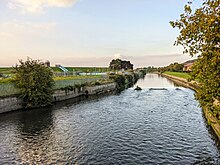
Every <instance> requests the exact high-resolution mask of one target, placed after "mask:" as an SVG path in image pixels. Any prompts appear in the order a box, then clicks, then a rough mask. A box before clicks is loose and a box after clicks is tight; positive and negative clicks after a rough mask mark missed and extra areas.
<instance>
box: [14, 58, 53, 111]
mask: <svg viewBox="0 0 220 165" xmlns="http://www.w3.org/2000/svg"><path fill="white" fill-rule="evenodd" d="M19 63H20V64H19V65H18V64H17V65H16V66H15V68H14V69H15V78H14V82H15V85H16V87H17V88H19V89H20V97H21V98H22V99H23V103H24V107H25V108H34V107H43V106H46V105H50V104H51V101H52V94H53V85H54V80H53V72H52V70H51V69H50V68H49V67H46V66H45V65H44V63H43V62H41V61H39V60H32V59H30V58H28V59H27V61H25V62H23V61H22V60H20V61H19Z"/></svg>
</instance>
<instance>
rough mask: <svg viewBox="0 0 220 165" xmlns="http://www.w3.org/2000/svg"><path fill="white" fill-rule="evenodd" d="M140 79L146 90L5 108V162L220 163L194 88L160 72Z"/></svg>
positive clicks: (1, 154)
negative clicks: (35, 107)
mask: <svg viewBox="0 0 220 165" xmlns="http://www.w3.org/2000/svg"><path fill="white" fill-rule="evenodd" d="M136 85H138V86H140V87H141V88H143V90H141V91H135V90H134V88H129V89H127V90H125V91H123V92H122V93H121V94H117V95H111V96H105V97H99V98H93V99H88V100H85V101H81V102H79V103H73V102H72V103H71V101H68V102H66V103H62V105H60V104H58V105H55V106H53V107H50V108H44V109H38V110H32V111H17V112H12V113H6V114H1V115H0V164H77V165H81V164H103V165H108V164H126V165H127V164H132V165H133V164H144V165H146V164H183V165H186V164H220V161H219V160H220V149H219V144H218V142H217V140H216V139H215V136H214V135H212V131H211V130H210V128H209V127H208V126H207V124H206V121H205V119H204V117H203V113H202V110H201V108H200V107H199V104H198V102H197V101H196V100H195V98H194V91H192V90H190V89H187V88H183V87H177V86H175V85H174V84H173V83H172V82H170V81H169V80H167V79H166V78H163V77H160V76H158V75H155V74H147V75H146V77H145V79H144V80H139V81H138V82H137V84H136ZM136 85H135V86H136Z"/></svg>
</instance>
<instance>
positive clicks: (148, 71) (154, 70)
mask: <svg viewBox="0 0 220 165" xmlns="http://www.w3.org/2000/svg"><path fill="white" fill-rule="evenodd" d="M143 69H144V70H145V71H146V73H152V72H156V71H157V68H155V67H153V66H149V67H145V68H143Z"/></svg>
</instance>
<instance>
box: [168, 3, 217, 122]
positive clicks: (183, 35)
mask: <svg viewBox="0 0 220 165" xmlns="http://www.w3.org/2000/svg"><path fill="white" fill-rule="evenodd" d="M191 4H192V3H191V2H189V3H188V4H187V5H186V6H185V12H184V13H183V14H181V15H180V19H179V20H177V21H173V22H170V23H171V25H172V26H173V27H176V28H179V30H180V35H179V36H178V38H177V41H176V43H175V44H176V45H178V44H181V45H183V47H184V49H185V52H186V53H189V54H190V55H191V56H198V60H197V61H196V62H195V64H194V67H193V73H192V76H193V78H194V79H197V80H198V81H199V82H200V84H201V87H200V89H198V93H197V94H196V97H197V99H198V100H199V101H200V103H201V105H203V106H209V107H210V109H211V110H212V111H213V112H214V114H215V115H217V116H218V117H219V119H220V111H219V110H220V108H219V104H218V103H217V102H218V101H219V100H220V26H219V25H220V8H219V6H220V3H219V0H203V4H202V6H201V7H200V8H198V9H196V10H195V11H193V10H192V9H191ZM214 102H215V103H216V104H213V103H214Z"/></svg>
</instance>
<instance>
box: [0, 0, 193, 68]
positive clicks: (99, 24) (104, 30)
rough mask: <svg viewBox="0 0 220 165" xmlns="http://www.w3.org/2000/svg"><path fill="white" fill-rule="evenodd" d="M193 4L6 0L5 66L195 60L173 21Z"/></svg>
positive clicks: (0, 49) (2, 22) (0, 24)
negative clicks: (35, 62) (26, 62)
mask: <svg viewBox="0 0 220 165" xmlns="http://www.w3.org/2000/svg"><path fill="white" fill-rule="evenodd" d="M186 3H187V0H0V66H13V65H15V64H16V63H18V60H19V59H22V60H26V59H27V57H30V58H32V59H40V60H42V61H46V60H49V61H50V62H51V64H52V65H55V64H61V65H63V66H108V65H109V63H110V61H111V60H112V59H113V58H121V59H123V60H130V61H131V62H132V63H133V64H134V66H135V67H145V66H165V65H168V64H170V63H173V62H179V63H181V62H184V61H186V60H189V59H191V57H190V56H189V55H186V54H184V55H183V53H182V52H183V48H182V47H181V46H173V43H174V41H175V39H176V37H177V36H178V34H179V31H178V29H173V28H172V27H171V26H170V24H169V21H171V20H176V19H178V18H179V15H180V14H181V13H183V9H184V5H185V4H186Z"/></svg>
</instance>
